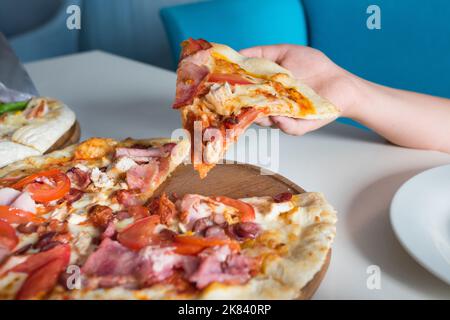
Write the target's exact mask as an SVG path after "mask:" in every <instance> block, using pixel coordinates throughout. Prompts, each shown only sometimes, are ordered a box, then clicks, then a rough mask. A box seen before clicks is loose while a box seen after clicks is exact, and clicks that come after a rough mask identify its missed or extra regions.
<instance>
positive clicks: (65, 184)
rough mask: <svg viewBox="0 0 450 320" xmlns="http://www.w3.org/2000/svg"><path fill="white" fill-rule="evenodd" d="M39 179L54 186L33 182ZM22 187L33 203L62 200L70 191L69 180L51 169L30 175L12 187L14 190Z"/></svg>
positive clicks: (60, 172) (61, 173)
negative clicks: (44, 179) (47, 180)
mask: <svg viewBox="0 0 450 320" xmlns="http://www.w3.org/2000/svg"><path fill="white" fill-rule="evenodd" d="M39 178H47V179H49V180H51V181H52V182H53V183H54V186H50V185H48V184H45V183H38V182H35V181H36V180H37V179H39ZM24 187H27V191H28V192H30V194H31V196H32V198H33V199H34V201H37V202H44V203H45V202H50V201H53V200H59V199H61V198H63V197H64V196H65V195H66V194H67V193H68V192H69V191H70V179H69V177H67V175H66V174H65V173H63V172H62V171H61V170H59V169H51V170H47V171H41V172H38V173H35V174H32V175H30V176H28V177H26V178H23V179H21V180H20V181H18V182H16V183H14V184H13V185H12V188H14V189H22V188H24Z"/></svg>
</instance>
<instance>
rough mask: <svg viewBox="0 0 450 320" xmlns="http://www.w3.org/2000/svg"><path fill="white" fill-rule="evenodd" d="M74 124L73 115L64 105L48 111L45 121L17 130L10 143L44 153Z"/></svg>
mask: <svg viewBox="0 0 450 320" xmlns="http://www.w3.org/2000/svg"><path fill="white" fill-rule="evenodd" d="M74 123H75V113H74V112H73V111H72V110H70V109H69V107H67V106H66V105H64V104H62V105H61V106H59V107H57V108H55V109H53V110H50V111H49V114H48V115H46V116H45V121H42V122H36V123H31V124H29V125H26V126H24V127H21V128H19V129H18V130H16V131H15V132H14V134H13V135H12V138H11V139H12V141H14V142H17V143H21V144H23V145H26V146H29V147H32V148H35V149H36V150H38V151H39V152H41V153H45V152H46V151H47V150H48V149H49V148H50V147H51V146H52V145H53V144H54V143H55V142H56V141H58V139H59V138H60V137H61V136H62V135H63V134H64V133H66V132H67V131H68V130H69V129H70V128H71V127H72V125H73V124H74Z"/></svg>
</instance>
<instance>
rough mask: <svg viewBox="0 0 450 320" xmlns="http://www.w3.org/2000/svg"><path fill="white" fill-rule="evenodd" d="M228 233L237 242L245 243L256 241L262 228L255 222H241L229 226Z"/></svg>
mask: <svg viewBox="0 0 450 320" xmlns="http://www.w3.org/2000/svg"><path fill="white" fill-rule="evenodd" d="M227 232H228V234H229V235H231V236H232V237H233V238H235V239H236V240H239V241H243V240H245V239H255V238H256V237H257V236H258V234H259V233H260V232H261V227H260V226H259V224H257V223H254V222H241V223H236V224H233V225H229V226H228V228H227Z"/></svg>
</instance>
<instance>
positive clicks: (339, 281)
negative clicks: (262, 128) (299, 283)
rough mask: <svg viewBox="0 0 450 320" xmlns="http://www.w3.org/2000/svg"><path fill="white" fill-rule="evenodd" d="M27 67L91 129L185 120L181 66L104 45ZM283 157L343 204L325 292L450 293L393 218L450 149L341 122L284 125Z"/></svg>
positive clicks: (284, 170) (377, 295) (285, 171)
mask: <svg viewBox="0 0 450 320" xmlns="http://www.w3.org/2000/svg"><path fill="white" fill-rule="evenodd" d="M26 68H27V70H28V71H29V73H30V75H31V78H32V79H33V80H34V82H35V84H36V86H37V88H38V90H39V92H40V93H41V94H42V95H46V96H53V97H56V98H59V99H62V100H63V101H65V102H66V103H67V104H68V105H69V106H71V107H72V109H73V110H74V111H75V112H76V113H77V116H78V120H79V121H80V123H81V128H82V138H87V137H91V136H111V137H113V138H125V137H128V136H132V137H155V136H170V134H171V133H172V130H173V129H175V128H179V127H180V119H179V115H178V112H175V111H174V110H172V109H171V107H170V105H171V103H172V100H173V96H174V90H175V74H174V73H173V72H170V71H166V70H163V69H159V68H155V67H152V66H148V65H145V64H141V63H138V62H134V61H131V60H127V59H124V58H120V57H117V56H113V55H110V54H106V53H102V52H98V51H94V52H87V53H82V54H76V55H70V56H66V57H62V58H56V59H50V60H45V61H40V62H35V63H30V64H27V65H26ZM412 129H413V128H412ZM240 146H241V144H240ZM249 148H250V152H252V151H254V150H255V149H254V146H250V147H249ZM238 159H240V160H242V159H241V158H238ZM251 162H254V161H251ZM279 162H280V163H279V170H278V172H279V173H281V174H282V175H284V176H286V177H287V178H289V179H291V180H292V181H294V182H295V183H297V184H299V185H300V186H303V187H304V188H305V189H306V190H308V191H321V192H323V193H324V194H325V195H326V197H327V198H328V200H329V201H330V202H331V204H333V206H334V207H335V208H336V209H337V210H338V217H339V222H338V225H337V237H336V240H335V243H334V245H333V256H332V260H331V264H330V268H329V270H328V273H327V275H326V277H325V279H324V281H323V283H322V285H321V286H320V288H319V290H318V291H317V293H316V295H315V298H316V299H450V287H449V286H448V285H446V284H445V283H444V282H442V281H440V280H439V279H437V278H435V277H434V276H433V275H431V274H430V273H429V272H428V271H427V270H425V269H423V268H422V267H421V266H420V265H419V264H418V263H416V262H415V261H414V260H413V259H412V258H411V257H410V256H409V255H408V254H407V253H406V252H405V250H404V249H403V248H402V247H401V245H400V244H399V242H398V241H397V239H396V237H395V235H394V234H393V231H392V228H391V226H390V222H389V206H390V202H391V199H392V197H393V195H394V193H395V192H396V190H397V189H398V188H399V187H400V186H401V185H402V184H403V183H404V182H405V181H406V180H408V179H409V178H411V177H412V176H414V175H415V174H417V173H419V172H421V171H423V170H426V169H429V168H431V167H435V166H439V165H443V164H448V163H450V156H449V155H446V154H442V153H438V152H429V151H418V150H408V149H405V148H400V147H396V146H392V145H389V144H387V143H385V142H384V141H383V139H381V138H380V137H378V136H377V135H375V134H373V133H371V132H366V131H362V130H359V129H357V128H354V127H351V126H346V125H343V124H339V123H334V124H331V125H329V126H327V127H325V128H323V129H321V130H319V131H317V132H314V133H310V134H308V135H306V136H304V137H291V136H287V135H284V134H280V161H279ZM272 168H273V167H272ZM371 265H377V266H379V268H380V270H381V289H379V290H377V289H372V290H370V289H368V288H367V285H366V281H367V278H368V277H369V274H368V273H367V268H368V267H369V266H371Z"/></svg>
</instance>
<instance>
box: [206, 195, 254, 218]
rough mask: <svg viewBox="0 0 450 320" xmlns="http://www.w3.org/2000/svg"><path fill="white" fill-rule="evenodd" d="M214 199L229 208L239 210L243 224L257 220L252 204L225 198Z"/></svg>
mask: <svg viewBox="0 0 450 320" xmlns="http://www.w3.org/2000/svg"><path fill="white" fill-rule="evenodd" d="M213 199H214V200H216V201H218V202H221V203H223V204H225V205H227V206H230V207H233V208H235V209H237V210H238V211H239V214H240V220H241V221H242V222H247V221H253V220H255V209H253V207H252V206H251V205H250V204H248V203H246V202H244V201H241V200H237V199H232V198H229V197H225V196H218V197H213Z"/></svg>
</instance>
